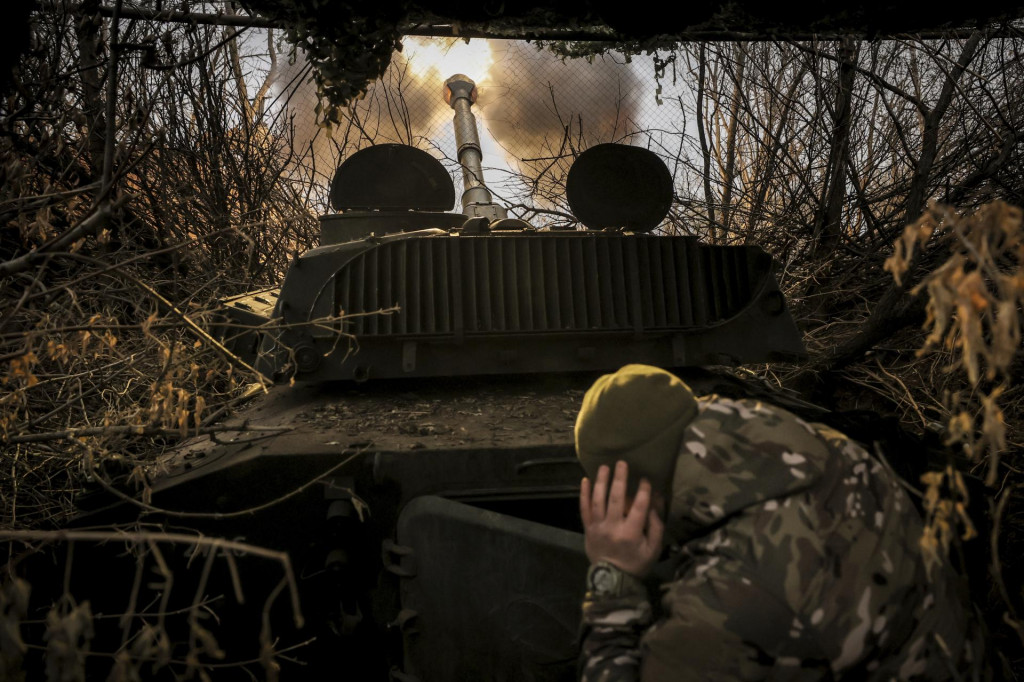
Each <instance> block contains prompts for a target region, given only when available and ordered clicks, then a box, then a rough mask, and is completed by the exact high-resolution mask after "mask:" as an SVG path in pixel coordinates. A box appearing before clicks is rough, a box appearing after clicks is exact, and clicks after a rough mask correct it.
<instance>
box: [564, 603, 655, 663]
mask: <svg viewBox="0 0 1024 682" xmlns="http://www.w3.org/2000/svg"><path fill="white" fill-rule="evenodd" d="M651 620H652V618H651V605H650V602H649V601H648V600H647V595H646V594H632V595H627V596H623V597H620V598H618V599H600V600H590V599H588V600H587V601H584V602H583V647H582V651H581V652H580V670H579V678H580V680H581V681H582V682H626V681H627V680H638V679H640V637H641V636H642V635H643V633H644V632H645V631H646V630H647V628H649V627H650V625H651Z"/></svg>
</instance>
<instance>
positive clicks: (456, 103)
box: [444, 74, 508, 220]
mask: <svg viewBox="0 0 1024 682" xmlns="http://www.w3.org/2000/svg"><path fill="white" fill-rule="evenodd" d="M476 97H477V90H476V83H475V82H473V80H472V79H471V78H469V77H468V76H464V75H462V74H456V75H454V76H452V77H451V78H449V79H448V80H446V81H445V82H444V100H445V102H447V103H448V105H449V106H450V107H451V108H452V109H453V110H454V111H455V117H454V119H453V124H454V126H455V144H456V145H457V146H458V159H459V164H460V165H461V166H462V184H463V188H464V191H463V193H462V211H463V213H465V214H466V215H469V216H484V217H487V218H489V219H491V220H502V219H504V218H507V217H508V213H507V212H506V211H505V209H504V208H502V207H501V206H499V205H497V204H495V203H494V200H493V197H492V196H491V192H490V190H488V189H487V185H486V184H485V183H484V172H483V167H482V165H481V163H482V161H483V154H482V153H481V151H480V136H479V134H478V133H477V127H476V116H474V115H473V110H472V108H473V104H475V103H476Z"/></svg>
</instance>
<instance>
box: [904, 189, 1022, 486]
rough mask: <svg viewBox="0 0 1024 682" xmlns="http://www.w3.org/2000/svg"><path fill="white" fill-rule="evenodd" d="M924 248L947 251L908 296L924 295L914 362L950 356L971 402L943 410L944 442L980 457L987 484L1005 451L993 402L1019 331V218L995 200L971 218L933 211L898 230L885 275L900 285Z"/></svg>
mask: <svg viewBox="0 0 1024 682" xmlns="http://www.w3.org/2000/svg"><path fill="white" fill-rule="evenodd" d="M930 242H935V243H936V244H935V246H936V247H938V245H941V246H943V247H946V248H948V249H949V256H948V257H947V258H946V260H945V261H944V262H943V263H942V264H941V265H939V266H938V267H936V268H934V269H933V270H932V271H931V272H928V273H927V274H926V275H925V276H924V277H923V278H922V280H921V282H920V283H919V284H917V286H915V287H914V289H913V290H912V292H913V293H914V294H918V293H920V292H922V291H925V292H927V295H928V302H927V308H926V314H927V318H926V320H925V324H924V328H925V329H926V330H927V331H928V336H927V338H926V339H925V342H924V345H923V346H922V347H921V348H920V349H919V350H918V355H919V356H920V355H923V354H925V353H928V352H930V351H932V350H935V349H939V348H941V349H944V350H947V351H950V352H951V353H952V354H953V356H954V358H955V363H956V365H958V366H959V367H960V368H962V369H963V371H964V372H965V374H966V375H967V380H968V382H969V383H970V386H971V387H972V389H973V396H975V397H974V398H969V399H967V398H961V397H959V396H958V397H955V398H954V399H953V403H954V404H951V405H949V408H950V414H951V415H952V417H951V418H950V421H949V425H948V426H949V429H948V433H949V441H950V442H951V443H960V444H962V445H963V447H964V449H965V451H966V452H967V454H968V455H970V456H971V457H972V458H974V459H976V460H981V459H983V458H984V457H986V456H987V458H988V474H987V476H986V482H987V483H989V484H990V485H991V484H993V483H994V482H995V478H996V469H997V466H998V462H999V456H1000V453H1001V452H1002V451H1003V450H1005V448H1006V422H1005V418H1004V416H1003V411H1002V409H1001V408H1000V406H999V403H998V400H999V397H1000V396H1001V395H1002V394H1003V392H1004V389H1005V387H1006V382H1007V380H1008V373H1009V369H1010V365H1011V363H1012V362H1013V360H1014V358H1015V357H1016V356H1017V353H1018V352H1019V351H1020V346H1021V326H1022V324H1024V313H1022V307H1021V306H1022V304H1024V211H1022V210H1021V209H1020V208H1019V207H1017V206H1012V205H1010V204H1007V203H1005V202H1002V201H994V202H991V203H989V204H986V205H984V206H982V207H981V208H980V209H978V210H977V211H975V212H973V213H960V212H958V211H956V210H954V209H953V208H951V207H948V206H941V205H938V204H933V205H931V206H929V207H928V210H927V211H925V213H924V215H922V216H921V218H920V219H918V220H917V221H916V222H915V223H913V224H912V225H908V226H907V228H906V229H905V230H904V231H903V235H902V236H901V237H900V239H899V240H897V242H896V244H895V245H894V250H893V254H892V256H890V258H889V259H888V260H887V261H886V263H885V268H886V270H888V271H889V272H891V273H892V275H893V277H894V278H895V279H896V281H897V282H898V283H902V282H903V278H904V277H905V275H906V273H907V271H908V270H909V269H910V267H911V264H912V262H913V260H914V256H915V252H916V251H917V250H918V249H923V248H924V247H925V246H926V245H928V244H929V243H930ZM983 382H984V383H983ZM993 383H994V384H996V385H995V386H994V387H992V388H989V387H990V386H991V385H992V384H993ZM961 403H962V404H961Z"/></svg>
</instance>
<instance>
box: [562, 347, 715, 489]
mask: <svg viewBox="0 0 1024 682" xmlns="http://www.w3.org/2000/svg"><path fill="white" fill-rule="evenodd" d="M696 416H697V401H696V399H695V398H694V396H693V392H692V391H691V390H690V387H689V386H687V385H686V384H685V383H683V382H682V380H681V379H679V377H677V376H676V375H674V374H671V373H669V372H666V371H665V370H663V369H660V368H658V367H652V366H650V365H626V366H625V367H623V368H622V369H620V370H619V371H617V372H615V373H614V374H605V375H604V376H602V377H600V378H599V379H598V380H597V381H595V382H594V385H593V386H591V387H590V390H588V391H587V393H586V395H585V396H583V406H582V407H581V408H580V413H579V416H578V417H577V418H576V456H577V457H578V458H579V460H580V464H582V465H583V469H584V471H586V472H587V476H589V477H590V479H591V480H594V477H595V476H596V475H597V469H598V467H600V466H601V465H602V464H607V465H608V466H609V467H611V468H612V469H613V470H614V467H615V462H616V461H617V460H620V459H621V460H625V461H626V463H627V464H629V474H630V475H629V492H630V493H631V494H632V493H633V492H634V491H635V490H636V487H637V485H638V484H639V482H640V478H641V477H643V478H646V479H647V480H648V481H650V482H651V484H652V485H653V486H654V488H655V489H656V490H657V489H658V488H660V487H662V486H664V485H665V484H666V483H667V482H668V480H669V479H670V478H671V476H672V473H673V470H674V468H675V463H676V456H677V455H678V454H679V446H680V443H681V442H682V438H683V431H684V430H685V429H686V426H687V425H688V424H689V423H690V422H691V421H693V418H694V417H696Z"/></svg>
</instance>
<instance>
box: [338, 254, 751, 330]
mask: <svg viewBox="0 0 1024 682" xmlns="http://www.w3.org/2000/svg"><path fill="white" fill-rule="evenodd" d="M758 256H760V258H758ZM758 261H763V262H758ZM767 261H768V259H767V257H765V256H764V255H763V254H762V253H761V252H760V251H758V250H756V249H753V248H749V247H712V246H704V245H699V244H698V243H697V242H696V240H694V239H692V238H688V237H659V236H650V237H637V236H634V237H624V236H615V235H588V236H585V237H583V236H577V235H557V234H545V235H508V236H504V235H503V236H488V237H472V236H453V237H431V238H418V239H416V238H414V239H403V240H399V241H395V242H391V243H387V244H382V245H380V246H377V247H375V248H372V249H370V250H369V251H367V252H365V253H363V254H360V255H359V256H357V257H355V258H354V259H353V260H352V261H350V262H349V263H348V264H346V265H345V267H343V268H342V269H341V270H340V271H339V272H338V274H337V277H336V296H337V298H336V301H337V303H338V305H339V306H340V308H341V310H342V311H343V312H344V313H346V314H359V313H371V312H373V311H376V310H380V309H383V308H388V307H391V306H395V305H397V306H398V308H399V311H398V312H396V313H392V314H379V315H366V316H363V317H355V318H350V319H349V320H348V322H347V324H348V326H347V327H346V331H349V332H351V333H354V334H356V335H357V336H361V337H362V336H378V335H389V336H392V335H400V336H440V335H456V336H458V335H462V334H497V333H504V334H509V333H562V332H588V331H591V332H599V331H600V332H607V331H628V330H634V331H661V330H672V329H686V328H700V327H707V326H713V325H715V324H717V323H720V322H724V321H725V320H727V319H729V318H731V317H733V316H735V315H736V314H738V313H739V312H740V311H741V310H742V309H743V308H744V307H746V306H747V305H748V304H749V303H750V301H751V300H752V299H753V298H754V296H755V294H756V289H757V288H758V287H759V285H760V284H761V283H763V281H764V278H765V277H766V276H767V274H768V263H767Z"/></svg>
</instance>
